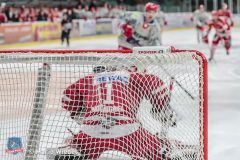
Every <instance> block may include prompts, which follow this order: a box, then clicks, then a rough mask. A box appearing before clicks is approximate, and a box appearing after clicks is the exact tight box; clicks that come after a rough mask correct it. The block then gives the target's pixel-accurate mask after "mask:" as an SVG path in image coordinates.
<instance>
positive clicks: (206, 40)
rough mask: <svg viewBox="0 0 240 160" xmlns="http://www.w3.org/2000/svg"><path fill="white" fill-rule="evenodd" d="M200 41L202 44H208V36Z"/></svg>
mask: <svg viewBox="0 0 240 160" xmlns="http://www.w3.org/2000/svg"><path fill="white" fill-rule="evenodd" d="M202 40H203V42H204V43H207V44H208V36H207V35H206V36H203V38H202Z"/></svg>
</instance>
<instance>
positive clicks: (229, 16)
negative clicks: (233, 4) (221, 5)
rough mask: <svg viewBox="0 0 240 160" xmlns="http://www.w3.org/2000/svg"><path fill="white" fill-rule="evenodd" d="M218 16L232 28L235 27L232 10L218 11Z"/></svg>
mask: <svg viewBox="0 0 240 160" xmlns="http://www.w3.org/2000/svg"><path fill="white" fill-rule="evenodd" d="M218 15H219V16H220V17H223V18H224V19H225V20H226V22H227V23H228V25H229V26H230V27H233V25H234V24H233V20H232V13H231V11H230V10H223V9H220V10H219V11H218Z"/></svg>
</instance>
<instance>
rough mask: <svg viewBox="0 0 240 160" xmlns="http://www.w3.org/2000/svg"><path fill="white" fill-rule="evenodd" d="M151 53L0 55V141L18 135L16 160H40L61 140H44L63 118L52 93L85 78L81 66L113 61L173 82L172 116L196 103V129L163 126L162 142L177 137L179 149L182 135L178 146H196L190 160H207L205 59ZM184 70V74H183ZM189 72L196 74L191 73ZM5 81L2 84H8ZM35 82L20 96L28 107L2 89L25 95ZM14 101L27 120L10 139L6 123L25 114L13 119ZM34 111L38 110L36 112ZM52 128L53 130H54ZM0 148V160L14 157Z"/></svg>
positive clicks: (169, 51)
mask: <svg viewBox="0 0 240 160" xmlns="http://www.w3.org/2000/svg"><path fill="white" fill-rule="evenodd" d="M140 50H142V51H144V50H149V51H152V48H147V49H141V48H140ZM156 50H157V51H158V52H157V53H156V52H150V53H149V52H148V53H147V52H141V53H137V51H130V50H44V49H43V50H0V68H1V69H2V71H1V72H0V73H1V75H0V82H2V86H5V88H4V87H3V88H4V91H3V90H2V91H0V93H1V94H0V115H4V114H9V115H4V116H2V117H3V118H2V119H0V120H1V121H2V122H4V123H5V122H6V123H5V126H6V127H5V128H6V130H5V131H1V132H3V133H1V134H2V135H3V136H2V137H0V140H1V141H6V139H9V137H10V138H11V137H14V136H16V135H20V136H19V137H22V138H23V140H22V141H23V142H22V148H23V152H24V155H22V156H20V157H21V158H20V159H24V158H25V159H29V160H30V159H33V160H35V159H44V158H42V157H43V156H44V155H45V153H42V152H43V149H42V148H44V146H45V147H49V146H46V144H49V145H50V147H55V145H52V143H55V142H53V140H52V139H54V138H58V139H61V137H60V136H61V135H57V136H56V137H55V135H53V136H52V137H50V135H49V136H48V135H47V134H54V133H55V132H56V131H52V132H51V129H50V127H53V128H54V123H58V122H59V121H61V119H60V118H63V119H66V115H63V116H62V117H61V116H59V115H58V114H62V112H63V111H62V110H60V109H59V108H61V107H59V108H57V109H56V108H55V107H56V106H57V105H60V104H59V98H61V96H62V95H59V94H60V93H58V91H59V89H61V93H62V91H63V90H64V88H61V87H62V86H65V87H66V86H67V85H69V84H70V82H68V81H67V82H65V80H64V79H65V78H70V79H71V78H72V79H74V80H77V79H78V78H80V77H81V76H82V75H85V74H89V73H91V71H89V68H87V69H84V67H86V66H89V65H90V66H94V65H96V64H98V65H104V64H107V65H114V62H117V63H118V61H119V63H120V64H122V65H123V64H134V65H139V66H138V67H139V68H141V67H142V66H144V67H142V68H144V72H145V68H147V69H146V70H147V71H146V72H147V73H148V72H149V73H151V74H159V75H158V76H161V74H163V75H164V78H165V79H164V80H166V81H168V79H169V77H170V78H171V79H173V81H174V82H173V83H174V86H176V88H177V89H176V90H174V89H173V91H172V92H173V93H172V94H173V95H172V100H171V103H172V105H173V107H174V105H177V106H178V103H181V104H180V105H179V108H174V110H177V111H179V110H181V109H180V107H182V106H183V105H186V107H191V105H196V104H197V106H199V108H198V111H199V112H197V110H196V109H193V110H194V112H196V113H194V114H195V115H194V116H197V118H198V120H195V119H194V120H193V121H194V122H196V123H197V125H199V126H198V127H196V126H194V127H189V126H186V128H187V127H189V129H179V130H178V129H176V130H175V129H173V130H172V129H171V128H170V129H169V128H168V127H169V126H168V127H167V131H166V132H169V135H168V136H167V138H169V137H171V138H177V139H174V140H173V141H172V143H176V144H174V145H175V147H176V148H177V147H178V146H177V145H181V144H179V141H181V140H182V139H181V136H179V135H177V134H178V132H179V131H180V132H179V134H182V135H183V136H182V137H183V139H184V140H183V141H184V142H187V145H189V144H191V143H192V142H198V143H199V144H194V145H196V146H198V145H199V148H198V149H197V150H198V153H197V154H198V155H197V156H196V157H197V158H198V159H201V160H202V159H203V160H207V159H208V117H207V116H208V76H207V72H208V71H207V68H208V67H207V60H206V58H205V56H204V55H203V54H202V53H201V52H199V51H196V50H180V49H176V48H174V47H167V48H165V47H163V48H160V52H159V48H157V49H154V51H156ZM133 52H134V53H133ZM134 54H135V55H136V57H134ZM153 54H156V55H157V54H159V56H155V57H152V56H151V55H153ZM164 54H165V55H164ZM96 55H97V56H96ZM109 55H113V56H109ZM114 55H116V57H114ZM124 55H133V56H130V57H129V59H130V60H129V59H126V58H124ZM174 55H176V56H174ZM84 56H86V57H84ZM144 56H146V59H144ZM79 57H80V58H79ZM102 57H104V58H102ZM109 57H110V59H109ZM135 58H136V59H135ZM79 60H80V62H83V61H84V60H86V61H91V63H88V62H86V64H83V66H81V65H79V64H76V63H77V62H78V61H79ZM99 61H100V62H99ZM188 61H191V62H188ZM194 61H195V62H194ZM94 62H96V63H94ZM35 64H36V65H37V67H41V66H40V65H39V64H42V67H41V68H40V69H39V68H38V70H37V71H35V69H32V70H31V66H32V65H33V68H36V65H35ZM53 64H54V65H55V64H57V66H55V71H54V73H53V71H52V70H51V67H52V65H53ZM193 64H194V65H196V66H194V67H192V68H191V65H193ZM72 65H73V66H74V67H73V68H74V69H71V67H72ZM85 65H86V66H85ZM154 65H157V66H156V67H155V66H154ZM184 65H186V66H187V67H186V68H184ZM18 67H19V68H22V70H24V71H19V70H21V69H19V68H18ZM58 67H59V68H58ZM64 67H65V68H68V69H66V70H67V71H66V70H65V69H64ZM76 67H79V70H78V69H76ZM80 68H81V69H80ZM193 68H194V69H193ZM58 69H60V70H61V71H59V70H58ZM75 69H76V71H75ZM62 70H64V71H62ZM149 70H150V71H149ZM197 70H198V71H197ZM78 71H81V72H83V73H81V74H79V75H78V74H77V73H76V72H78ZM185 71H186V72H189V73H185ZM195 71H197V72H196V73H193V72H195ZM17 72H19V73H17ZM67 72H69V73H67ZM85 72H89V73H85ZM141 72H142V71H141ZM33 74H36V75H34V76H33ZM42 74H44V77H45V76H46V77H47V78H46V77H45V78H44V79H42ZM192 74H193V75H194V76H195V77H194V78H195V79H191V78H192V77H193V76H192ZM196 74H199V76H198V77H197V76H196ZM48 75H49V76H48ZM23 76H27V77H28V76H32V77H30V79H31V82H30V81H29V82H28V81H27V82H24V81H23V80H22V78H23ZM78 76H79V77H78ZM33 77H34V78H33ZM182 77H183V78H182ZM28 78H29V77H28ZM13 79H15V80H16V81H17V82H16V83H14V82H12V81H13ZM74 80H72V81H71V83H72V82H74ZM5 81H8V82H9V84H8V83H7V82H5ZM52 81H54V82H52ZM196 81H198V82H196ZM39 82H41V86H40V87H38V88H35V89H31V91H32V90H35V91H32V93H31V96H30V95H28V94H26V95H27V96H29V97H31V98H30V100H29V101H32V102H31V104H27V100H26V99H24V98H23V97H21V96H20V95H18V94H25V93H14V92H11V91H10V90H5V89H12V88H18V89H23V91H21V92H29V91H30V90H28V89H26V88H28V87H29V88H30V86H27V85H28V84H27V83H29V84H30V83H33V84H34V83H35V84H39ZM20 83H24V84H22V86H24V87H19V85H21V84H20ZM52 83H56V86H54V87H55V88H54V87H52V86H51V85H50V84H52ZM68 83H69V84H68ZM167 83H170V82H167ZM6 85H9V86H8V87H9V88H8V87H6ZM11 85H12V86H11ZM58 85H59V86H58ZM188 85H190V86H191V87H192V88H191V87H189V86H188ZM36 86H37V85H36ZM31 87H32V86H31ZM57 87H59V88H57ZM25 89H26V90H25ZM29 94H30V93H29ZM54 94H56V95H54ZM1 96H2V97H1ZM8 96H9V97H8ZM14 96H15V97H14ZM17 96H19V97H21V102H19V104H20V107H24V105H25V104H27V105H26V106H28V105H29V106H28V108H27V107H26V108H24V109H23V110H24V111H26V112H29V114H28V116H30V117H31V118H30V119H28V120H24V122H23V123H22V124H24V125H27V126H20V127H22V128H19V129H16V131H17V132H20V133H19V134H18V133H17V134H16V133H14V132H13V131H9V132H8V131H7V130H9V128H11V127H10V126H9V125H10V121H11V122H12V121H16V120H19V119H21V120H22V119H26V115H25V113H20V112H19V115H16V114H18V113H16V112H14V111H12V110H14V108H16V105H17ZM55 96H56V97H55ZM11 97H12V98H11ZM48 97H51V98H52V99H54V98H55V99H54V100H51V98H48ZM177 98H180V99H179V100H178V99H177ZM185 100H186V101H187V102H186V103H184V102H183V101H185ZM9 101H12V102H15V103H11V102H9ZM39 102H40V103H39ZM10 103H11V104H10ZM4 107H9V109H3V108H4ZM11 107H12V109H11ZM46 107H49V108H48V109H47V110H46V109H44V108H46ZM39 108H41V109H40V110H39ZM20 109H21V108H20ZM25 109H26V110H25ZM1 110H2V111H1ZM30 110H31V111H30ZM59 110H60V111H59ZM185 111H186V112H187V113H186V115H189V114H191V112H190V111H187V110H185V109H184V111H180V113H179V115H180V118H179V119H180V120H179V121H180V123H182V121H184V118H186V117H185V116H184V112H185ZM30 112H31V113H30ZM55 112H56V113H55ZM60 112H61V113H60ZM144 112H145V111H143V113H144ZM36 113H38V115H36ZM20 114H21V115H20ZM45 114H46V115H51V116H53V117H54V116H55V117H57V120H54V118H53V117H51V116H50V118H49V119H50V120H49V121H50V122H52V123H53V125H52V126H50V127H49V126H48V124H45V123H46V122H43V119H44V121H47V120H46V119H45V118H46V117H45ZM196 114H198V115H196ZM11 116H16V117H17V118H16V119H15V118H14V117H12V118H11ZM143 116H144V115H143V114H140V118H143V119H144V118H145V117H143ZM147 116H149V115H147ZM194 116H192V117H191V118H194ZM9 117H10V118H9ZM18 117H19V118H18ZM59 117H60V118H59ZM1 121H0V123H1ZM197 121H198V122H197ZM8 123H9V124H8ZM36 123H37V124H38V127H36V126H35V124H36ZM69 123H72V122H68V124H69ZM145 123H146V124H145ZM188 123H189V124H192V123H190V120H186V122H184V123H182V124H180V126H179V127H183V126H184V125H189V124H188ZM33 124H34V125H33ZM155 124H156V122H155V121H154V125H155ZM143 125H148V124H147V122H143ZM56 126H57V127H59V126H58V125H56ZM151 127H153V126H150V127H147V126H146V128H147V130H151V131H152V130H154V131H152V132H154V134H156V132H157V131H155V130H158V129H159V128H161V127H162V128H163V126H159V127H156V128H157V129H151ZM23 128H24V129H23ZM162 128H161V129H162ZM26 129H27V131H26ZM161 129H160V130H161ZM195 129H196V130H195ZM23 130H24V131H23ZM45 130H47V131H45ZM169 130H170V131H169ZM161 131H162V130H161ZM191 131H192V133H191ZM44 132H46V134H44ZM65 132H67V131H65ZM175 132H176V135H175ZM186 132H190V133H186ZM165 134H166V133H165ZM165 134H164V135H165ZM167 134H168V133H167ZM185 134H186V135H185ZM193 134H197V135H193ZM188 136H189V137H191V138H189V139H191V140H190V142H189V143H188V140H186V139H188ZM35 141H37V143H35ZM58 142H59V140H58ZM61 142H62V141H61ZM6 143H7V142H4V143H1V144H0V145H1V146H3V147H2V148H0V159H6V158H9V157H8V156H10V157H11V156H15V155H9V154H8V153H6V152H4V151H3V150H5V149H7V144H6ZM59 143H60V142H59ZM51 145H52V146H51ZM184 145H185V144H184ZM191 145H192V144H191ZM191 145H190V146H191ZM4 147H5V148H4ZM186 148H187V147H186ZM193 148H194V147H193ZM8 149H9V148H8ZM181 149H182V148H181ZM184 149H185V148H184ZM1 150H2V151H1ZM3 152H4V153H3ZM184 152H185V150H184ZM174 154H175V153H174ZM107 156H108V155H107Z"/></svg>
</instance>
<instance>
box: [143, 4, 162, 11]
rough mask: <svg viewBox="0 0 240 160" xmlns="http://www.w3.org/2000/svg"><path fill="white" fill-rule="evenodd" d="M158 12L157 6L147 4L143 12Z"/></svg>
mask: <svg viewBox="0 0 240 160" xmlns="http://www.w3.org/2000/svg"><path fill="white" fill-rule="evenodd" d="M158 10H159V5H158V4H155V3H151V2H149V3H147V4H146V5H145V12H150V11H155V12H158Z"/></svg>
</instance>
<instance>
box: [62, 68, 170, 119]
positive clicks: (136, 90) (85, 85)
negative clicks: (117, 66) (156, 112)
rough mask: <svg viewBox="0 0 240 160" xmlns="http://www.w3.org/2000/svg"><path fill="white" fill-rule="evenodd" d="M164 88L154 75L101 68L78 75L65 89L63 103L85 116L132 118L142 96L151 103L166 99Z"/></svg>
mask: <svg viewBox="0 0 240 160" xmlns="http://www.w3.org/2000/svg"><path fill="white" fill-rule="evenodd" d="M166 91H167V88H164V86H163V81H162V80H161V79H159V78H158V77H157V76H154V75H149V74H140V73H135V72H128V71H115V72H103V73H97V74H93V75H89V76H87V77H84V78H81V79H80V80H78V81H77V82H76V83H75V84H72V85H70V86H69V87H67V89H66V90H65V91H64V98H63V99H62V102H63V105H64V106H63V107H64V108H65V109H67V110H68V111H70V112H79V111H81V107H82V106H84V107H85V109H86V110H85V111H84V112H85V115H84V117H89V116H93V115H103V116H104V115H112V116H117V115H121V116H123V115H124V116H126V117H130V118H133V119H134V118H135V116H136V113H137V109H138V108H139V106H140V102H141V101H142V100H143V98H146V99H148V100H149V101H150V102H151V104H152V105H153V106H156V107H162V106H165V105H166V104H165V103H167V97H168V94H167V93H166Z"/></svg>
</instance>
